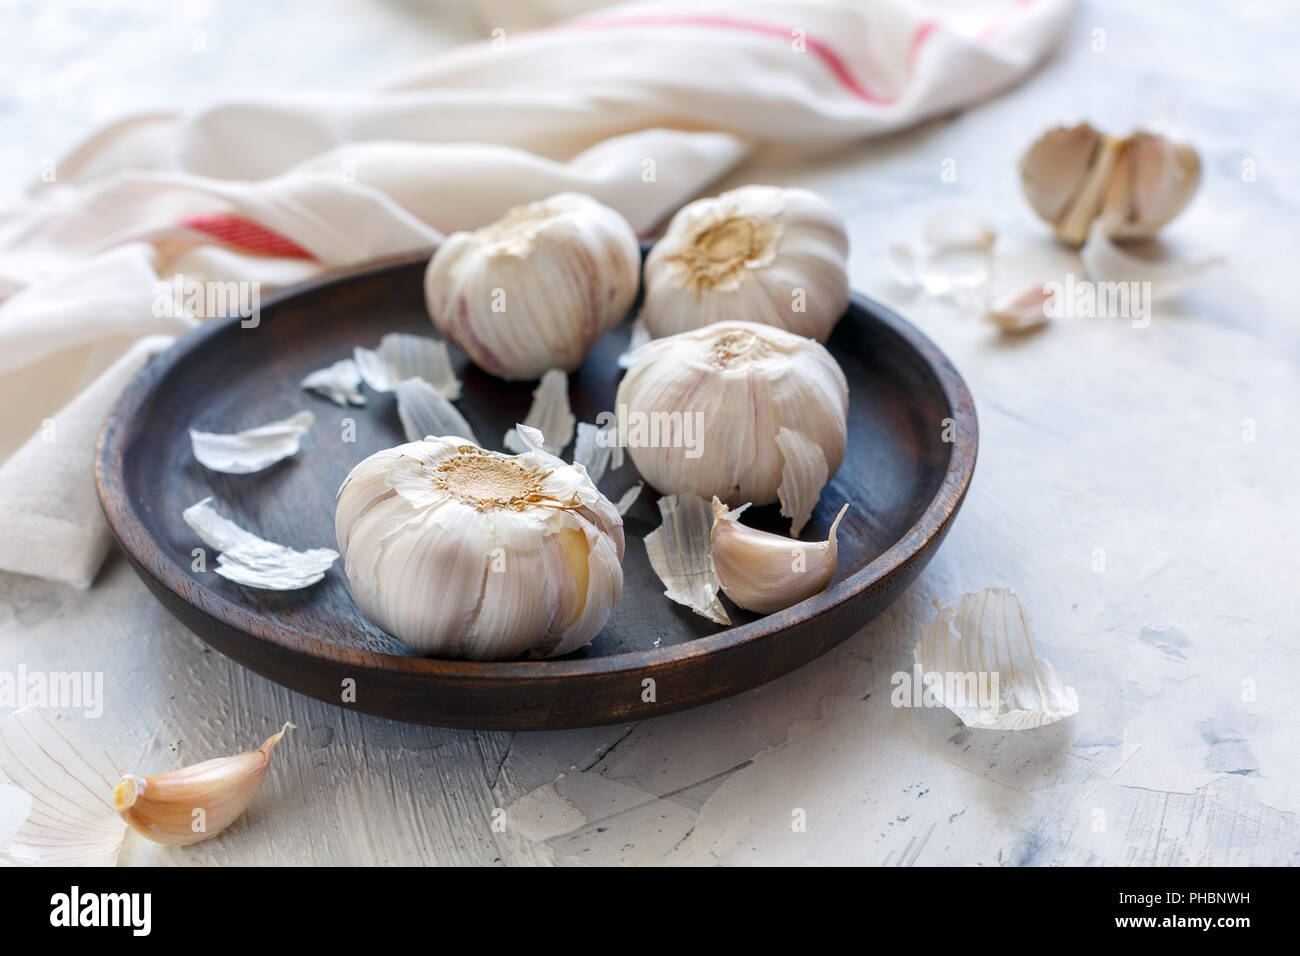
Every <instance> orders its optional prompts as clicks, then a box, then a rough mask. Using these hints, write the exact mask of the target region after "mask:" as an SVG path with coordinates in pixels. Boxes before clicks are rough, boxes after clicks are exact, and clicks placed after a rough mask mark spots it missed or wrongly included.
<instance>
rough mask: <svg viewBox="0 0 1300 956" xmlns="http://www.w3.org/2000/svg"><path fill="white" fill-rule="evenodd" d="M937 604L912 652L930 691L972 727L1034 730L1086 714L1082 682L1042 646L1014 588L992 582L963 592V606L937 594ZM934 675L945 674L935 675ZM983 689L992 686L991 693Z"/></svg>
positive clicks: (989, 689) (961, 603) (987, 689)
mask: <svg viewBox="0 0 1300 956" xmlns="http://www.w3.org/2000/svg"><path fill="white" fill-rule="evenodd" d="M934 606H935V608H936V609H937V610H938V613H937V614H936V615H935V618H934V621H933V622H931V624H930V625H929V626H928V627H926V628H925V630H924V631H922V633H921V640H920V642H919V643H918V644H917V645H916V647H915V649H914V650H913V652H912V655H913V658H914V659H915V661H916V666H917V668H918V669H919V670H920V672H921V674H922V679H923V680H925V681H926V682H927V685H928V686H929V689H930V691H931V692H932V693H933V694H934V695H935V697H936V698H937V699H938V700H939V702H940V703H942V704H943V705H944V706H945V707H947V708H948V709H949V710H951V711H952V712H953V713H954V714H956V715H957V716H958V717H960V718H961V721H962V723H964V724H965V725H966V726H967V727H974V728H977V729H980V730H1026V729H1029V728H1033V727H1044V726H1046V725H1047V724H1053V723H1055V722H1056V721H1058V720H1062V719H1063V718H1066V717H1069V716H1070V715H1072V714H1075V713H1078V711H1079V696H1078V694H1076V693H1075V690H1074V688H1073V687H1066V686H1064V685H1063V684H1062V683H1061V679H1060V678H1059V677H1057V676H1056V671H1055V670H1054V669H1053V668H1052V665H1051V664H1049V663H1048V662H1047V661H1045V660H1043V658H1041V657H1039V656H1038V655H1037V653H1036V652H1035V650H1034V642H1033V639H1032V638H1031V637H1030V633H1029V623H1028V621H1027V620H1026V618H1025V609H1024V607H1023V606H1022V605H1021V603H1020V599H1019V598H1018V597H1016V593H1015V592H1014V591H1012V590H1010V589H1009V588H985V589H984V590H983V591H980V592H979V593H969V594H963V595H962V598H961V601H960V602H959V603H958V606H957V609H956V610H953V608H952V607H951V606H950V605H948V604H945V603H944V602H942V601H939V600H937V599H936V600H935V602H934ZM927 675H938V679H937V680H934V681H933V682H930V680H929V677H928V676H927ZM994 676H996V681H997V683H996V689H997V697H996V698H994V697H993V695H992V690H993V687H994V685H993V677H994ZM950 677H951V678H952V680H951V681H950V680H948V678H950ZM949 684H951V691H952V693H950V687H949V686H948V685H949ZM972 689H973V690H974V691H975V692H974V694H972V693H970V691H971V690H972ZM981 691H988V693H987V695H986V699H983V700H981V699H980V692H981ZM972 696H973V697H974V698H975V699H974V700H972V699H970V698H971V697H972Z"/></svg>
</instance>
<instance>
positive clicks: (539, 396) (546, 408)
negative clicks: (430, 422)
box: [444, 368, 599, 481]
mask: <svg viewBox="0 0 1300 956" xmlns="http://www.w3.org/2000/svg"><path fill="white" fill-rule="evenodd" d="M577 422H578V419H577V418H575V417H574V415H573V409H572V408H571V407H570V406H569V376H568V375H566V374H565V373H564V372H562V371H560V370H559V369H558V368H553V369H551V370H550V371H548V372H547V373H546V374H545V375H543V376H542V380H541V381H540V382H539V383H538V384H537V388H536V389H534V391H533V404H532V405H531V406H530V407H529V409H528V414H527V415H525V416H524V424H525V425H528V426H529V427H531V428H536V429H537V430H538V431H539V432H541V433H542V434H543V435H545V436H546V450H547V451H548V452H550V453H551V454H552V455H558V454H560V453H561V452H562V451H564V449H566V448H568V447H569V442H571V441H573V429H574V426H575V425H576V424H577ZM444 434H445V433H444ZM501 444H502V445H504V446H505V448H506V450H507V451H512V452H514V453H515V454H517V455H522V454H523V453H524V452H526V451H527V450H528V445H527V444H526V443H525V442H524V440H523V439H522V438H520V437H519V432H518V431H517V430H515V429H513V428H511V429H510V430H509V431H507V432H506V434H505V437H504V438H503V439H502V440H501ZM592 481H599V479H598V478H593V479H592Z"/></svg>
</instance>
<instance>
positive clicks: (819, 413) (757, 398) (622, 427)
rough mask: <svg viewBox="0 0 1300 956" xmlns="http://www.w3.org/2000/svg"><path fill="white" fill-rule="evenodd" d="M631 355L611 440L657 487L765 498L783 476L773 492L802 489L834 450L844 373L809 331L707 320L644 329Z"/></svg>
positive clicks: (843, 424)
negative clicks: (663, 330)
mask: <svg viewBox="0 0 1300 956" xmlns="http://www.w3.org/2000/svg"><path fill="white" fill-rule="evenodd" d="M633 359H634V364H633V365H632V367H631V368H630V369H629V370H628V372H627V374H626V375H625V376H624V377H623V381H622V382H621V383H620V384H619V387H618V397H617V398H616V400H615V401H616V404H617V412H616V415H617V425H618V441H619V443H620V444H621V445H623V446H624V447H626V448H627V450H628V453H629V454H630V455H631V456H632V461H633V462H634V463H635V464H636V467H637V469H638V470H639V471H640V472H641V476H642V477H643V478H645V479H646V481H648V482H650V484H651V485H653V486H654V487H655V488H657V489H658V490H659V491H660V492H662V493H664V494H683V493H689V494H695V495H698V496H700V497H701V498H704V499H705V500H706V501H707V500H708V499H709V498H712V497H714V496H717V497H718V498H720V499H722V500H723V501H724V502H727V503H728V504H736V505H739V504H743V503H744V502H747V501H749V502H753V503H755V504H759V505H766V504H772V503H773V502H775V501H777V499H778V496H779V492H780V489H781V488H782V486H783V484H784V486H785V487H786V491H787V494H786V495H785V496H784V498H787V499H793V498H794V497H796V496H795V495H794V494H793V490H794V489H802V490H803V492H802V494H801V495H799V496H798V497H800V498H801V499H802V497H805V496H806V495H807V494H814V495H815V494H818V493H820V491H821V488H822V487H823V486H824V485H825V483H826V482H827V481H828V480H829V479H830V477H831V476H832V475H834V474H835V471H836V469H838V468H839V466H840V462H841V461H842V460H843V458H844V447H845V441H846V435H847V416H848V403H849V391H848V383H847V382H846V381H845V379H844V373H843V372H842V371H841V370H840V367H839V365H838V364H836V362H835V359H833V358H832V357H831V354H830V353H829V352H827V351H826V349H825V348H824V347H822V346H821V345H819V344H817V343H816V342H814V341H813V340H812V339H806V338H803V337H801V336H798V335H795V334H793V333H791V332H785V331H782V330H781V329H777V328H773V327H771V326H767V325H758V324H757V323H753V322H719V323H716V324H714V325H709V326H705V327H704V328H702V329H696V330H694V331H691V332H682V333H679V334H678V335H673V336H669V337H668V338H663V339H653V340H651V341H650V342H648V343H646V344H645V345H643V346H641V348H640V349H638V350H637V351H636V353H634V355H633ZM783 430H785V431H786V432H787V434H786V435H785V436H784V438H783V439H782V440H781V441H780V442H778V436H780V435H781V433H782V431H783ZM783 446H784V447H785V448H799V449H801V451H800V452H799V453H798V454H792V455H789V456H787V455H786V454H785V453H784V452H783V451H782V448H783ZM783 471H784V472H786V474H785V475H784V476H783ZM783 503H784V502H783ZM789 503H790V505H791V509H792V510H794V509H800V510H802V507H803V506H804V502H802V500H801V501H800V502H798V503H796V502H795V501H793V500H790V502H789ZM787 513H789V512H787ZM792 516H793V515H792Z"/></svg>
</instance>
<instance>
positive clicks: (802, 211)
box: [641, 186, 849, 342]
mask: <svg viewBox="0 0 1300 956" xmlns="http://www.w3.org/2000/svg"><path fill="white" fill-rule="evenodd" d="M848 248H849V245H848V234H847V232H846V231H845V228H844V221H843V219H842V218H841V216H840V215H839V213H838V211H837V210H836V209H835V208H834V207H833V206H831V205H830V203H828V202H827V201H826V200H824V199H822V198H821V197H820V196H818V195H816V194H815V193H812V192H809V191H808V190H806V189H786V188H781V187H776V186H744V187H742V188H740V189H733V190H731V191H730V192H726V193H723V194H722V195H720V196H716V197H713V198H709V199H700V200H697V201H695V202H693V203H690V204H689V205H687V206H685V207H683V208H682V209H681V210H680V211H678V213H677V214H676V215H675V216H673V218H672V220H671V221H670V222H669V224H668V228H667V230H666V231H665V232H664V235H663V237H662V238H661V239H660V240H659V241H658V242H657V243H655V246H654V248H653V249H651V250H650V255H649V256H648V257H647V258H646V263H645V269H644V276H645V298H644V301H643V303H642V306H641V318H642V319H643V320H644V321H645V325H646V328H647V329H648V330H649V332H650V334H651V335H653V336H655V337H660V336H665V335H674V334H677V333H679V332H686V331H689V330H691V329H698V328H701V327H703V326H706V325H711V324H713V323H715V322H726V321H746V322H761V323H763V324H766V325H772V326H775V327H777V328H780V329H785V330H787V331H790V332H795V333H797V334H799V335H804V336H807V337H809V338H812V339H816V340H817V341H819V342H824V341H826V339H827V338H828V337H829V336H830V333H831V330H832V329H833V328H834V327H835V324H836V323H837V322H838V321H839V320H840V317H841V316H843V314H844V311H845V309H846V308H847V307H848V303H849V282H848V271H847V261H848Z"/></svg>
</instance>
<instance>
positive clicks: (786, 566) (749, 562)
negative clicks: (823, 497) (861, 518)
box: [711, 498, 849, 614]
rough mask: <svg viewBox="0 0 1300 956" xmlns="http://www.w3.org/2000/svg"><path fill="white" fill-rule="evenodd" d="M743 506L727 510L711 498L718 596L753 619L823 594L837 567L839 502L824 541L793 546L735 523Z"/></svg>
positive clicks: (779, 537)
mask: <svg viewBox="0 0 1300 956" xmlns="http://www.w3.org/2000/svg"><path fill="white" fill-rule="evenodd" d="M748 507H749V505H744V506H742V507H740V508H737V509H736V510H735V511H730V510H728V509H727V506H726V505H724V504H723V503H722V502H721V501H719V500H718V499H717V498H714V499H713V527H712V529H711V542H712V556H713V568H714V571H716V572H717V575H718V580H719V581H720V582H721V584H722V590H723V593H725V594H726V595H727V597H729V598H731V600H732V601H734V602H735V603H736V604H738V605H739V606H741V607H743V608H744V609H745V610H747V611H753V612H754V613H756V614H771V613H773V612H775V611H783V610H785V609H786V608H788V607H792V606H793V605H795V604H798V603H799V602H800V601H802V600H804V599H805V598H810V597H812V596H813V595H814V594H817V593H819V592H821V591H824V590H826V585H828V584H830V582H831V578H833V577H834V576H835V569H836V567H837V566H838V564H839V546H838V544H837V542H836V540H835V533H836V532H837V531H838V530H839V527H840V522H841V521H842V520H843V519H844V513H845V512H846V511H848V510H849V506H848V504H847V503H845V505H844V507H843V508H841V509H840V513H839V514H838V515H836V516H835V521H834V523H833V524H832V525H831V530H830V533H829V534H828V535H827V537H826V540H825V541H812V542H807V541H798V540H796V539H794V538H787V537H785V536H783V535H779V534H772V533H770V532H767V531H760V530H758V529H757V528H749V527H746V526H745V525H743V524H741V523H740V520H739V518H740V515H741V513H742V512H743V511H744V510H745V509H746V508H748Z"/></svg>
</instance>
